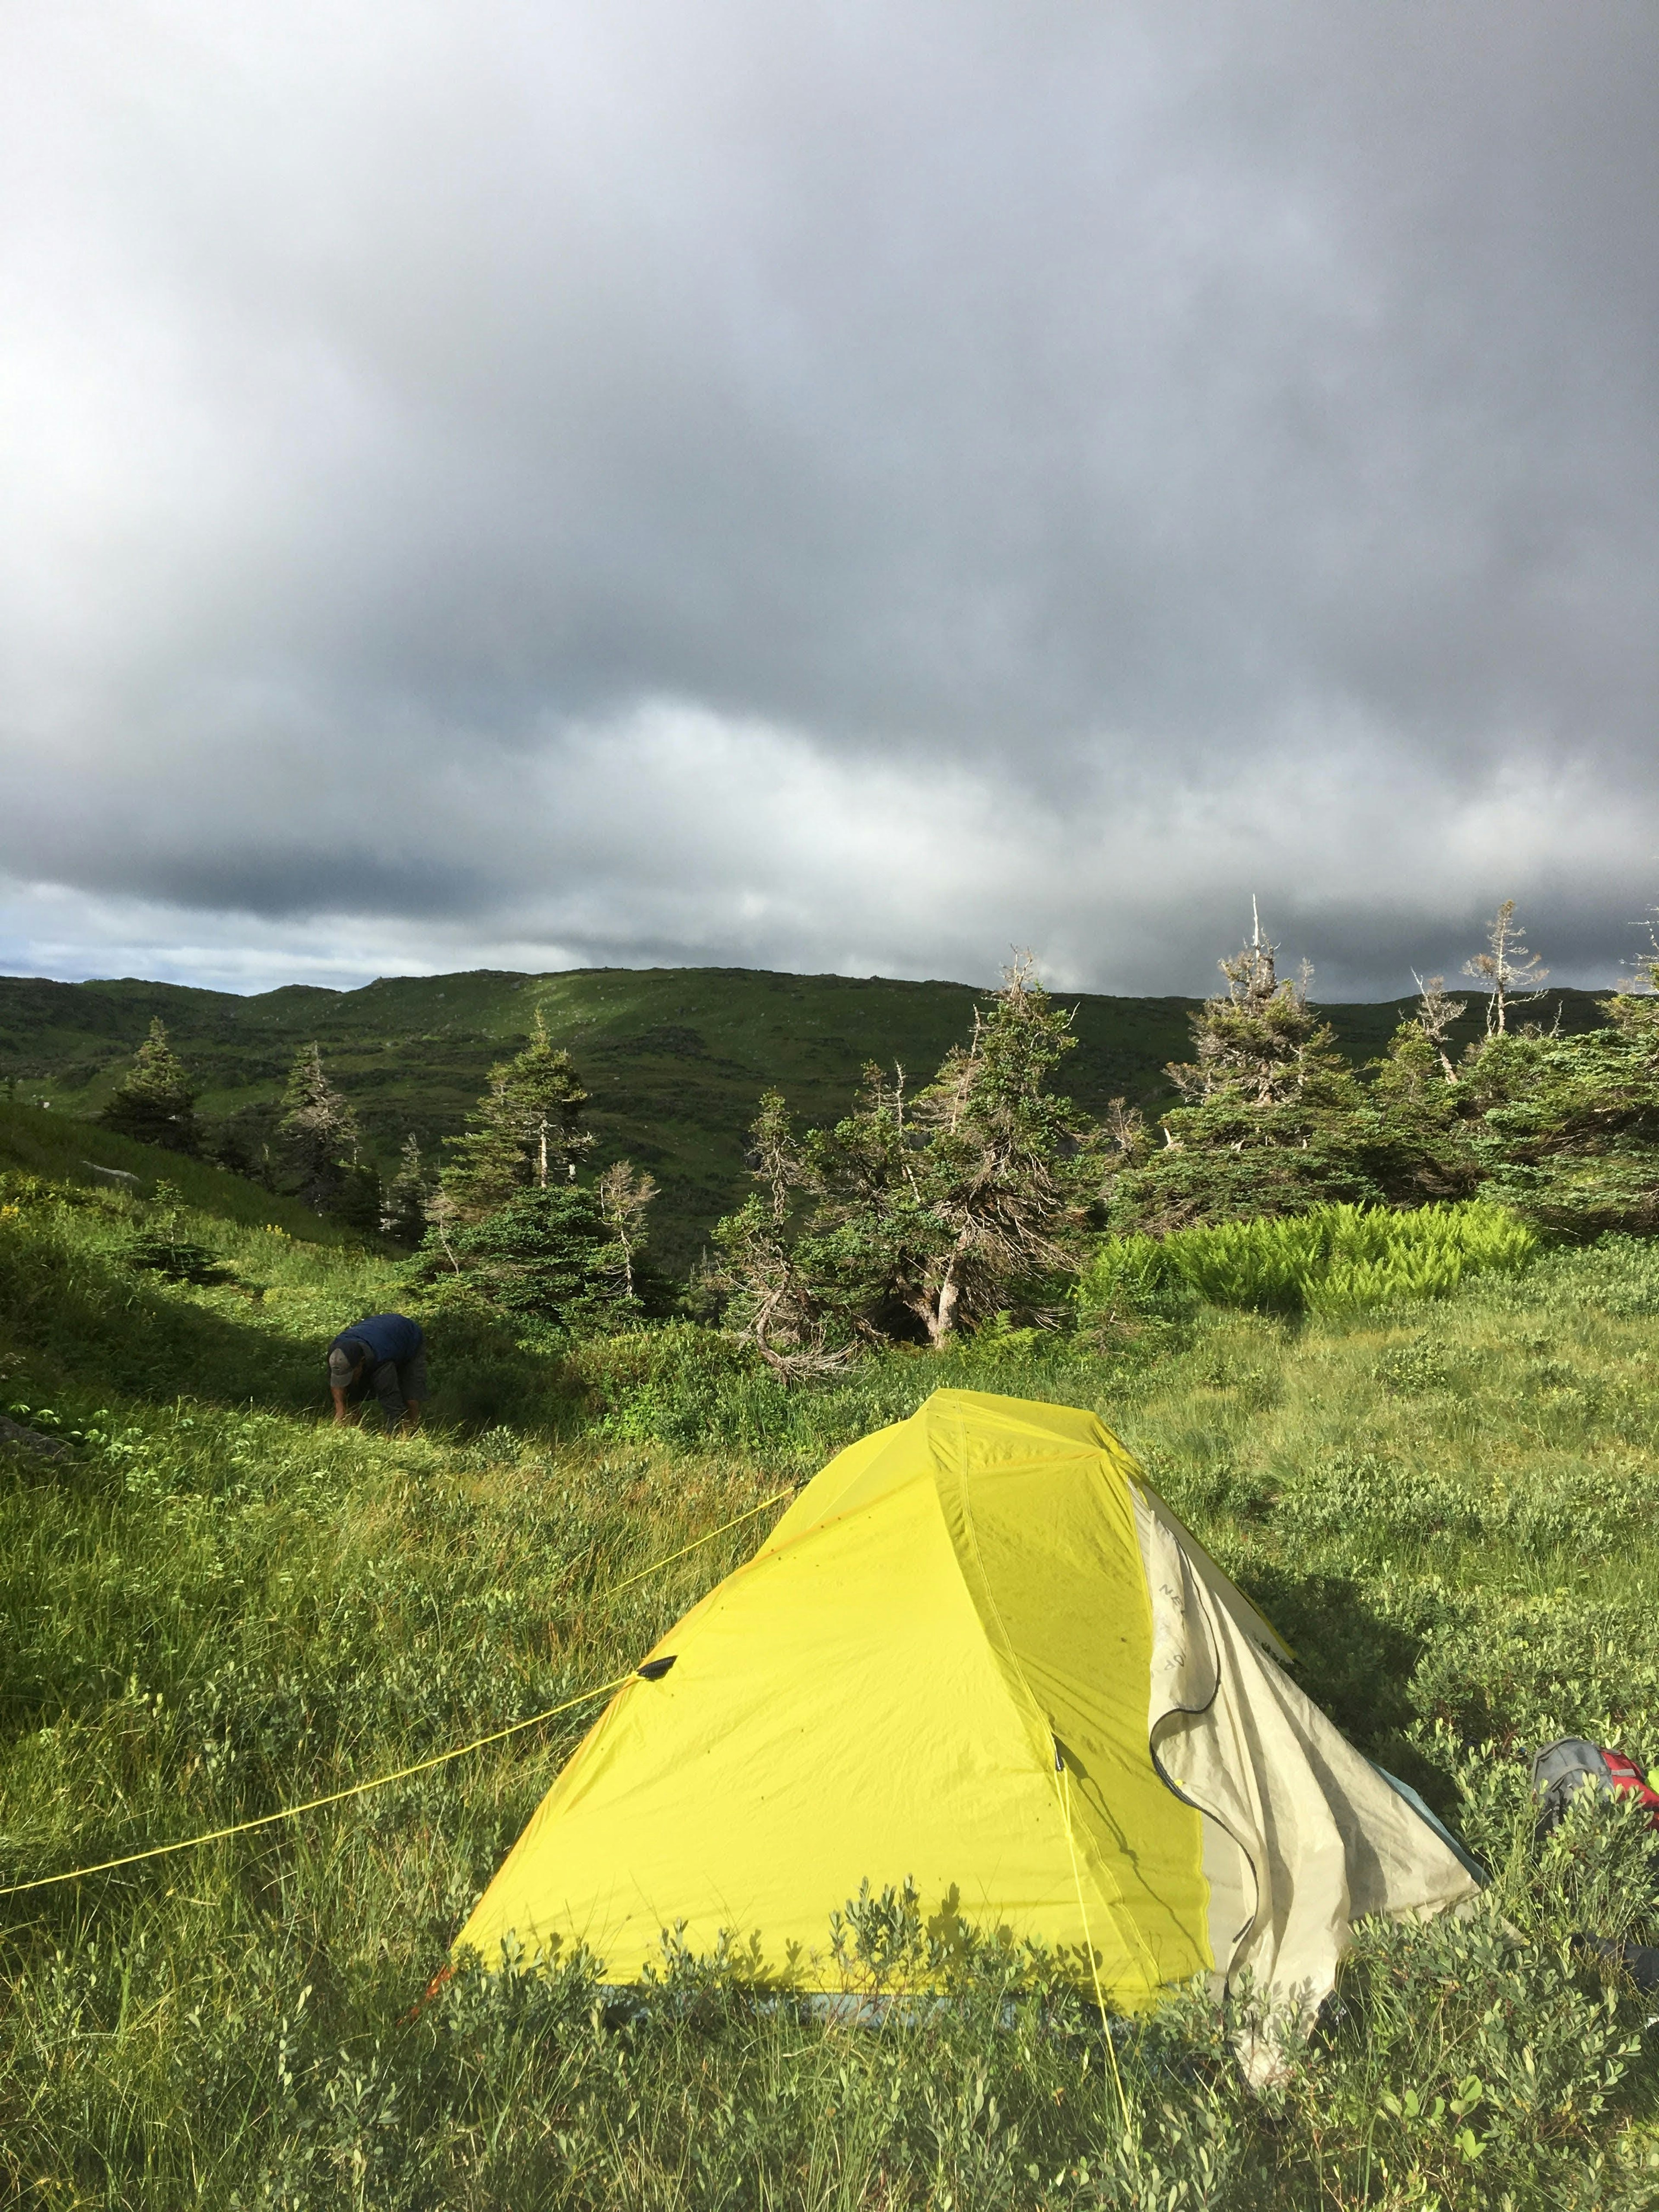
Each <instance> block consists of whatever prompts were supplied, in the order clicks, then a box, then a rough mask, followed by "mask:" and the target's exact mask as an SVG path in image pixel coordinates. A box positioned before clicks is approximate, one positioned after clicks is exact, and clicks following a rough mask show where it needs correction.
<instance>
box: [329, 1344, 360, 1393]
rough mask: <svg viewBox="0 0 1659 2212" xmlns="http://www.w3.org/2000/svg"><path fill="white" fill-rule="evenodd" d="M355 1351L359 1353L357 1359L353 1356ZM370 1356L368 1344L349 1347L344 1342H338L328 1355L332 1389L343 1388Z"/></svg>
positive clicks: (330, 1386)
mask: <svg viewBox="0 0 1659 2212" xmlns="http://www.w3.org/2000/svg"><path fill="white" fill-rule="evenodd" d="M353 1352H356V1355H357V1356H356V1358H355V1359H354V1358H352V1353H353ZM366 1358H368V1346H366V1345H362V1344H354V1345H352V1346H350V1347H349V1349H348V1347H347V1346H345V1345H343V1344H337V1345H336V1346H334V1348H333V1350H332V1351H331V1352H330V1353H329V1355H328V1386H329V1388H330V1389H331V1390H343V1389H345V1387H346V1385H347V1383H349V1382H350V1380H351V1378H352V1376H354V1375H355V1374H356V1371H357V1370H358V1368H359V1367H360V1366H361V1365H362V1362H363V1361H364V1360H365V1359H366Z"/></svg>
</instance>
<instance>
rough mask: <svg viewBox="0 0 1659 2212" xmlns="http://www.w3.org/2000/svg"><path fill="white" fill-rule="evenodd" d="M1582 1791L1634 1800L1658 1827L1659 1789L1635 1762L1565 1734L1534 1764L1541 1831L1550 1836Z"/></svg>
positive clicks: (1534, 1781) (1535, 1793) (1575, 1736)
mask: <svg viewBox="0 0 1659 2212" xmlns="http://www.w3.org/2000/svg"><path fill="white" fill-rule="evenodd" d="M1580 1790H1597V1791H1599V1792H1600V1793H1601V1795H1602V1796H1607V1797H1633V1798H1634V1799H1635V1800H1636V1802H1637V1803H1638V1805H1640V1806H1641V1808H1642V1809H1643V1811H1644V1813H1645V1814H1646V1815H1647V1817H1648V1819H1649V1820H1650V1822H1651V1823H1652V1825H1653V1826H1654V1827H1656V1828H1659V1790H1655V1789H1653V1788H1652V1787H1651V1786H1650V1784H1649V1782H1648V1778H1647V1776H1646V1775H1645V1774H1644V1773H1643V1771H1642V1770H1641V1768H1640V1767H1639V1766H1638V1765H1637V1764H1636V1761H1635V1760H1634V1759H1626V1756H1625V1754H1624V1753H1623V1752H1622V1751H1603V1750H1601V1747H1599V1746H1598V1745H1596V1744H1593V1743H1587V1742H1586V1741H1584V1739H1583V1736H1581V1735H1564V1736H1562V1737H1561V1738H1560V1739H1559V1741H1557V1742H1555V1743H1547V1744H1546V1745H1545V1746H1544V1748H1543V1749H1542V1750H1541V1752H1540V1753H1538V1755H1537V1757H1536V1758H1535V1759H1534V1760H1533V1763H1532V1794H1533V1796H1534V1797H1536V1798H1537V1800H1538V1828H1539V1832H1540V1834H1541V1835H1547V1834H1548V1833H1549V1832H1550V1830H1551V1829H1552V1828H1553V1827H1554V1826H1557V1824H1558V1823H1559V1820H1560V1819H1561V1817H1562V1815H1563V1814H1565V1811H1566V1809H1567V1806H1568V1804H1569V1803H1570V1802H1571V1800H1572V1799H1573V1798H1574V1797H1576V1796H1577V1794H1578V1792H1579V1791H1580Z"/></svg>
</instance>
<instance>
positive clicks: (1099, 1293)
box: [1078, 1200, 1539, 1318]
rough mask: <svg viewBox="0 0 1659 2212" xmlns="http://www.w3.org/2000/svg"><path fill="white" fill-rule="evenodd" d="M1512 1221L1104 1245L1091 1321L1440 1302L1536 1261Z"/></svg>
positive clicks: (1335, 1225) (1449, 1212)
mask: <svg viewBox="0 0 1659 2212" xmlns="http://www.w3.org/2000/svg"><path fill="white" fill-rule="evenodd" d="M1538 1249H1539V1245H1538V1239H1537V1237H1536V1235H1535V1233H1534V1231H1533V1230H1532V1229H1531V1228H1529V1227H1528V1225H1527V1224H1526V1223H1525V1222H1524V1221H1522V1220H1521V1219H1520V1218H1518V1216H1516V1215H1515V1214H1513V1213H1511V1212H1509V1211H1508V1210H1507V1208H1505V1207H1504V1206H1491V1205H1486V1204H1483V1203H1482V1202H1481V1201H1480V1200H1468V1201H1467V1202H1465V1203H1464V1204H1462V1205H1456V1206H1452V1205H1441V1206H1419V1207H1417V1208H1415V1209H1414V1210H1413V1211H1412V1212H1406V1213H1397V1212H1392V1211H1390V1210H1389V1208H1387V1207H1384V1206H1315V1207H1313V1208H1312V1209H1311V1210H1310V1212H1306V1213H1299V1214H1293V1215H1291V1216H1289V1217H1288V1218H1278V1219H1261V1220H1254V1221H1226V1222H1221V1223H1219V1224H1218V1225H1216V1226H1214V1227H1212V1228H1204V1229H1181V1230H1176V1231H1175V1232H1174V1233H1173V1234H1172V1235H1170V1236H1168V1237H1162V1238H1157V1237H1145V1236H1131V1237H1106V1238H1103V1240H1102V1242H1101V1244H1100V1246H1099V1248H1098V1249H1097V1251H1096V1253H1095V1255H1094V1256H1093V1258H1092V1259H1091V1261H1090V1263H1089V1265H1088V1267H1086V1268H1085V1271H1084V1273H1083V1276H1082V1279H1081V1280H1080V1283H1079V1290H1078V1305H1079V1311H1080V1312H1081V1313H1083V1314H1084V1315H1085V1316H1089V1317H1091V1318H1092V1317H1102V1318H1110V1317H1113V1316H1117V1317H1127V1316H1136V1315H1146V1314H1154V1315H1164V1316H1174V1315H1184V1314H1188V1313H1191V1312H1192V1311H1193V1310H1194V1309H1195V1307H1196V1306H1197V1305H1198V1304H1200V1303H1206V1304H1211V1305H1217V1306H1245V1307H1254V1308H1255V1309H1256V1310H1260V1311H1263V1312H1276V1313H1331V1314H1334V1313H1344V1312H1360V1311H1363V1310H1364V1309H1366V1308H1368V1307H1373V1306H1389V1305H1399V1304H1409V1303H1411V1302H1412V1301H1413V1300H1416V1299H1419V1298H1443V1297H1449V1295H1450V1294H1451V1293H1452V1292H1453V1291H1455V1290H1456V1289H1457V1288H1458V1287H1459V1285H1461V1284H1462V1283H1463V1282H1464V1281H1466V1280H1467V1279H1468V1278H1469V1277H1470V1276H1473V1275H1479V1274H1487V1273H1494V1272H1496V1273H1505V1274H1513V1273H1516V1272H1518V1271H1519V1270H1520V1269H1521V1268H1522V1267H1527V1266H1528V1265H1529V1264H1530V1263H1531V1261H1533V1260H1534V1258H1535V1257H1536V1256H1537V1253H1538Z"/></svg>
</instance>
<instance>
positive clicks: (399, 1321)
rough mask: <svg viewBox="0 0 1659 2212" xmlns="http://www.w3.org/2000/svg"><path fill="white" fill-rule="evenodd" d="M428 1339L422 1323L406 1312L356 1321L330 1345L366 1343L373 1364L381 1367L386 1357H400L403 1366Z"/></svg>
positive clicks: (373, 1316) (338, 1348)
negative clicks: (423, 1334) (422, 1331)
mask: <svg viewBox="0 0 1659 2212" xmlns="http://www.w3.org/2000/svg"><path fill="white" fill-rule="evenodd" d="M425 1342H426V1339H425V1337H424V1336H422V1334H421V1324H420V1323H419V1322H417V1321H410V1318H409V1316H407V1315H406V1314H371V1315H370V1316H369V1317H368V1320H367V1321H354V1322H352V1324H351V1326H350V1328H343V1329H342V1330H341V1331H340V1334H338V1335H337V1337H336V1338H335V1340H334V1341H333V1343H332V1344H331V1345H330V1346H329V1347H328V1348H329V1350H330V1351H331V1352H336V1351H338V1350H340V1349H341V1348H342V1347H343V1346H345V1345H346V1344H348V1343H357V1344H366V1345H367V1346H368V1354H369V1357H368V1364H369V1365H370V1366H371V1367H378V1366H379V1365H380V1362H381V1361H382V1360H383V1359H393V1360H396V1361H397V1362H398V1364H399V1365H400V1366H401V1365H402V1364H403V1362H404V1360H405V1359H413V1358H414V1357H415V1355H416V1352H418V1351H419V1350H420V1349H421V1346H422V1345H423V1344H424V1343H425Z"/></svg>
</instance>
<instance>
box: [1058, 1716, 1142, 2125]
mask: <svg viewBox="0 0 1659 2212" xmlns="http://www.w3.org/2000/svg"><path fill="white" fill-rule="evenodd" d="M1055 1764H1056V1765H1058V1767H1059V1769H1060V1780H1059V1784H1058V1795H1059V1798H1060V1820H1061V1821H1062V1823H1063V1824H1064V1826H1065V1829H1066V1850H1067V1852H1068V1853H1069V1855H1070V1857H1071V1861H1072V1880H1073V1881H1074V1882H1075V1883H1076V1884H1077V1909H1078V1911H1079V1912H1080V1913H1081V1914H1082V1916H1083V1946H1084V1948H1085V1950H1086V1951H1087V1952H1088V1954H1089V1974H1090V1978H1091V1980H1092V1981H1093V1983H1094V1985H1095V2003H1096V2004H1097V2006H1098V2008H1099V2009H1100V2027H1101V2033H1102V2036H1103V2039H1104V2041H1105V2045H1106V2063H1107V2064H1108V2065H1109V2067H1110V2068H1111V2069H1112V2086H1113V2087H1114V2088H1115V2090H1116V2091H1117V2109H1118V2117H1119V2118H1121V2121H1122V2122H1123V2140H1124V2142H1126V2143H1127V2144H1129V2146H1130V2148H1132V2149H1133V2138H1132V2136H1131V2135H1130V2131H1129V2100H1128V2099H1127V2097H1126V2096H1125V2095H1124V2093H1123V2076H1122V2075H1121V2074H1120V2073H1119V2071H1118V2066H1117V2051H1116V2048H1115V2045H1114V2044H1113V2042H1112V2022H1111V2017H1110V2015H1109V2013H1108V2012H1107V2010H1106V2000H1105V1997H1104V1996H1103V1995H1102V1993H1101V1987H1100V1969H1099V1967H1098V1966H1097V1965H1096V1964H1095V1939H1094V1937H1093V1936H1091V1934H1090V1932H1089V1907H1088V1905H1087V1904H1086V1903H1085V1899H1084V1895H1083V1871H1082V1869H1081V1868H1080V1867H1079V1865H1078V1863H1077V1844H1076V1842H1075V1840H1074V1838H1073V1834H1072V1775H1071V1770H1070V1768H1069V1767H1068V1766H1067V1765H1066V1759H1065V1755H1064V1753H1060V1752H1059V1751H1058V1750H1056V1753H1055Z"/></svg>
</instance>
